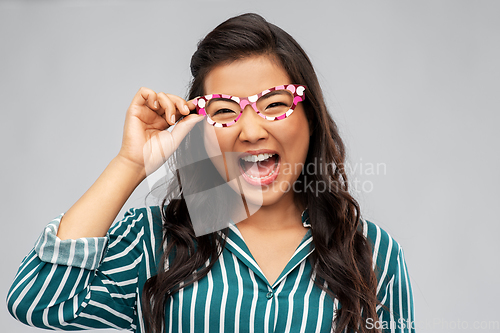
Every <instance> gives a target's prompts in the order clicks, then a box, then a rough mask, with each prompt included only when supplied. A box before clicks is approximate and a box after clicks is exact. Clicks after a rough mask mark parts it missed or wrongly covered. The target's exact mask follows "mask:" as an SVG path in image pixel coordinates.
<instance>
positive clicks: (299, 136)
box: [204, 56, 310, 207]
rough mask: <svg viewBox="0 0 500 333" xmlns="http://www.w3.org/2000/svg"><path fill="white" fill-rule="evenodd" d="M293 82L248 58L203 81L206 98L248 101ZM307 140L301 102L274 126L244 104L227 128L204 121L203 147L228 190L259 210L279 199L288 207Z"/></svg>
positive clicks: (269, 63)
mask: <svg viewBox="0 0 500 333" xmlns="http://www.w3.org/2000/svg"><path fill="white" fill-rule="evenodd" d="M292 83H300V82H291V81H290V78H289V77H288V74H287V73H286V72H285V70H284V69H283V68H281V66H280V65H278V63H277V62H276V61H274V59H273V58H271V57H269V56H253V57H249V58H244V59H241V60H237V61H234V62H232V63H230V64H227V65H221V66H218V67H215V68H214V69H213V70H212V71H210V73H209V74H208V75H207V77H206V79H205V94H207V95H208V94H226V95H231V96H237V97H248V96H252V95H255V94H258V93H260V92H262V91H264V90H266V89H269V88H271V87H276V86H281V85H287V84H292ZM309 136H310V133H309V126H308V121H307V118H306V115H305V112H304V109H303V105H302V103H298V104H297V106H296V108H295V110H294V111H293V113H292V114H291V115H290V116H289V117H287V118H284V119H281V120H277V121H269V120H267V119H263V118H261V117H260V116H259V115H258V114H257V113H256V112H255V111H254V110H253V109H252V107H251V106H250V105H247V106H246V107H245V108H244V110H243V113H242V114H241V117H240V119H239V120H238V121H237V122H236V123H235V124H233V125H231V126H229V127H222V128H220V127H213V126H211V125H210V124H208V123H207V122H205V142H204V144H205V148H206V150H207V153H208V155H209V156H210V157H211V160H212V162H213V164H214V165H215V167H216V169H217V170H218V172H219V173H220V175H221V176H222V177H223V178H224V179H226V181H228V182H229V184H230V186H231V187H232V189H233V190H234V191H236V192H237V193H239V194H243V195H244V197H245V200H246V202H247V203H248V204H253V205H257V206H259V207H260V206H261V205H262V206H268V205H273V204H276V203H277V202H282V201H283V200H284V201H287V200H290V203H291V202H293V193H294V192H293V187H292V186H293V184H294V182H295V181H296V180H297V178H298V176H299V175H300V173H301V171H302V167H303V165H304V163H305V159H306V156H307V150H308V147H309ZM221 154H222V156H223V158H220V156H221ZM249 155H252V156H249ZM259 155H260V156H259ZM254 156H255V157H254ZM252 159H260V160H262V159H264V160H262V161H259V162H253V161H252Z"/></svg>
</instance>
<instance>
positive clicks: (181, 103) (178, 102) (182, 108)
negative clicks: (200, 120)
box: [167, 94, 191, 116]
mask: <svg viewBox="0 0 500 333" xmlns="http://www.w3.org/2000/svg"><path fill="white" fill-rule="evenodd" d="M167 96H168V98H170V100H171V101H172V102H174V104H175V106H176V108H177V110H178V111H179V113H180V114H181V115H184V116H187V115H188V114H189V113H190V110H191V109H190V108H189V105H188V103H187V102H186V101H185V100H184V98H181V97H179V96H176V95H170V94H167Z"/></svg>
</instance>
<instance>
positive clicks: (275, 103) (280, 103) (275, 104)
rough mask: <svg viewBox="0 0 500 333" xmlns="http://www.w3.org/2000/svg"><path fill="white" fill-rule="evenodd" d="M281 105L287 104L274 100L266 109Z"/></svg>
mask: <svg viewBox="0 0 500 333" xmlns="http://www.w3.org/2000/svg"><path fill="white" fill-rule="evenodd" d="M281 106H287V105H286V104H285V103H283V102H274V103H271V104H269V105H268V106H266V109H270V108H277V107H281Z"/></svg>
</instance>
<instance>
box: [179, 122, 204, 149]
mask: <svg viewBox="0 0 500 333" xmlns="http://www.w3.org/2000/svg"><path fill="white" fill-rule="evenodd" d="M204 118H205V117H204V116H200V115H196V114H190V115H188V116H186V117H184V118H182V119H181V120H180V121H178V122H177V124H175V126H174V128H173V129H172V132H171V134H172V139H173V144H174V147H173V150H175V149H177V148H178V147H179V144H180V143H181V141H182V140H183V139H184V138H185V137H186V135H187V134H188V133H189V131H191V130H192V129H193V127H194V125H196V124H197V123H199V122H200V121H201V120H202V119H204Z"/></svg>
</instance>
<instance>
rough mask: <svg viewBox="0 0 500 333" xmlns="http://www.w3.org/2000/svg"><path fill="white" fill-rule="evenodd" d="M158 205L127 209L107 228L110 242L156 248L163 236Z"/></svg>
mask: <svg viewBox="0 0 500 333" xmlns="http://www.w3.org/2000/svg"><path fill="white" fill-rule="evenodd" d="M160 209H161V208H160V207H159V206H150V207H142V208H131V209H129V210H128V211H127V212H126V213H125V215H124V216H123V218H122V219H121V220H119V221H117V222H115V223H114V224H113V225H112V226H111V228H110V229H109V232H108V235H109V237H110V241H111V243H113V242H117V241H120V242H124V243H138V242H141V243H142V244H139V245H140V246H141V245H142V246H147V247H150V248H151V249H152V250H156V249H157V245H159V242H161V240H162V238H163V232H162V225H163V223H162V217H161V211H160Z"/></svg>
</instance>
